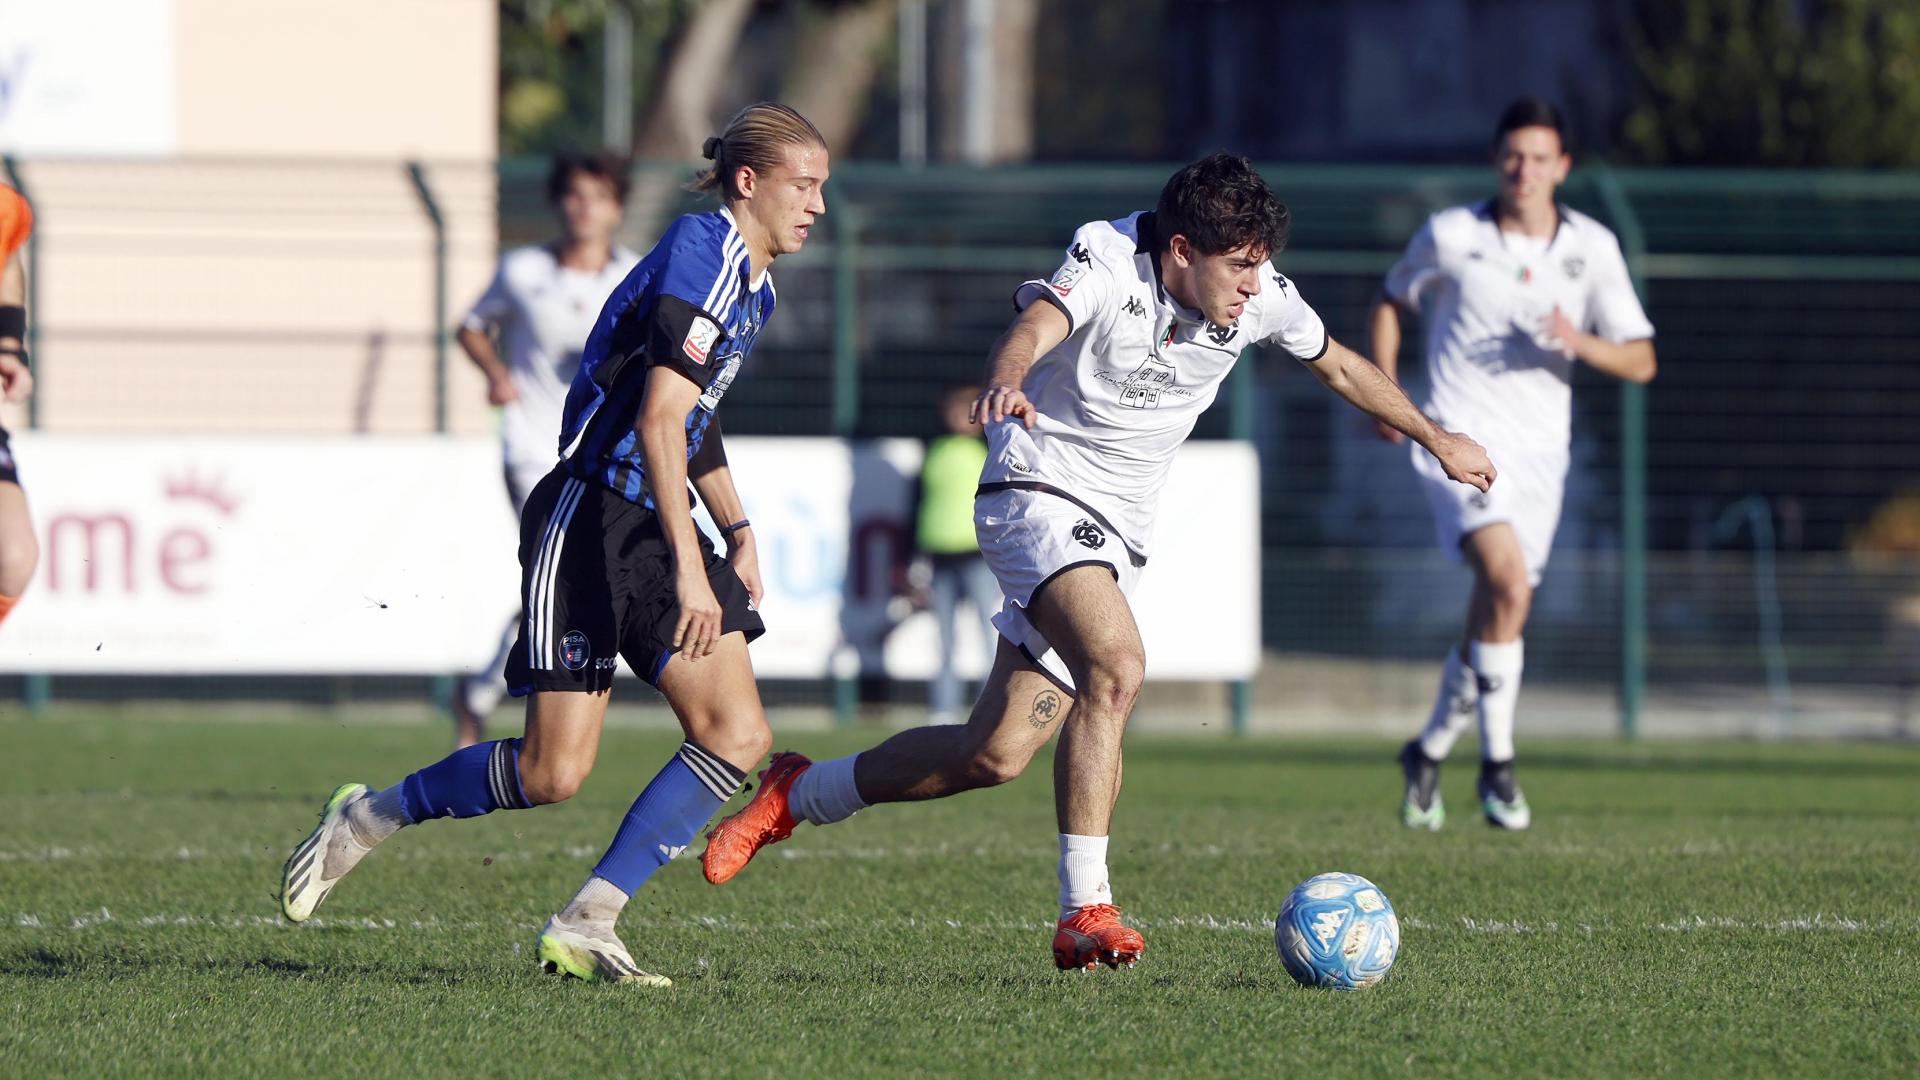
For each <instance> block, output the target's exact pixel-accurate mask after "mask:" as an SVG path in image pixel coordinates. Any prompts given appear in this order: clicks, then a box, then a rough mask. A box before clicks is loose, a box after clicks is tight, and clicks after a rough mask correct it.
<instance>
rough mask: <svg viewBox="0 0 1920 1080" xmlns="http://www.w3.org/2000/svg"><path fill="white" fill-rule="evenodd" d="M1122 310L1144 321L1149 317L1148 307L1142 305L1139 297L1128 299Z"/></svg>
mask: <svg viewBox="0 0 1920 1080" xmlns="http://www.w3.org/2000/svg"><path fill="white" fill-rule="evenodd" d="M1120 310H1121V311H1124V312H1126V313H1127V314H1129V315H1134V316H1137V317H1139V318H1142V319H1144V318H1146V317H1147V305H1145V304H1142V303H1141V302H1140V298H1139V297H1137V296H1129V297H1127V302H1126V303H1125V304H1122V305H1121V307H1120Z"/></svg>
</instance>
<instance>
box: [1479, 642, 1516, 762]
mask: <svg viewBox="0 0 1920 1080" xmlns="http://www.w3.org/2000/svg"><path fill="white" fill-rule="evenodd" d="M1467 663H1469V664H1471V665H1472V666H1473V670H1474V673H1475V674H1476V675H1478V676H1479V677H1480V680H1479V681H1480V757H1481V760H1483V761H1512V760H1513V710H1514V706H1515V705H1516V704H1518V703H1519V700H1520V671H1521V669H1522V668H1524V667H1525V666H1526V643H1525V642H1524V641H1521V640H1519V639H1515V640H1513V641H1507V642H1501V643H1498V644H1496V643H1494V642H1491V641H1475V642H1472V643H1470V644H1468V646H1467Z"/></svg>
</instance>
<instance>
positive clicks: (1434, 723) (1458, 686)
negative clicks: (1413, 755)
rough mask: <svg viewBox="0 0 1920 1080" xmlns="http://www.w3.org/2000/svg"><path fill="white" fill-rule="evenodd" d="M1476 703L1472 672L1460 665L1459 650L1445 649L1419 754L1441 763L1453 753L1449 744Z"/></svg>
mask: <svg viewBox="0 0 1920 1080" xmlns="http://www.w3.org/2000/svg"><path fill="white" fill-rule="evenodd" d="M1479 700H1480V687H1479V685H1478V684H1477V683H1476V682H1475V681H1474V672H1473V669H1472V668H1470V667H1468V666H1467V665H1465V664H1463V663H1461V662H1460V647H1459V646H1457V645H1456V646H1454V647H1453V648H1450V649H1448V650H1447V666H1446V667H1445V668H1444V669H1443V670H1442V671H1441V673H1440V692H1439V693H1438V694H1436V695H1434V699H1433V713H1432V714H1431V715H1429V716H1428V717H1427V726H1426V727H1425V728H1422V729H1421V731H1420V752H1421V753H1423V754H1425V755H1427V757H1429V758H1431V759H1433V760H1434V761H1445V760H1447V755H1448V754H1450V753H1452V752H1453V743H1454V740H1455V739H1458V738H1459V737H1460V733H1461V732H1463V731H1465V730H1467V721H1468V720H1469V719H1471V718H1472V717H1473V715H1474V706H1475V705H1476V704H1478V703H1479Z"/></svg>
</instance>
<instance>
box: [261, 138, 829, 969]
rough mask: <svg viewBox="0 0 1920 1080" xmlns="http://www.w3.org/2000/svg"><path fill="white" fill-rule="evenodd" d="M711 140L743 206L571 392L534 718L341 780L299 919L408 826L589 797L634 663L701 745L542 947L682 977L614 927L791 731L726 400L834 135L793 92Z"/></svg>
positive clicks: (593, 962)
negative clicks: (701, 518) (403, 773)
mask: <svg viewBox="0 0 1920 1080" xmlns="http://www.w3.org/2000/svg"><path fill="white" fill-rule="evenodd" d="M705 152H706V156H707V157H708V158H710V159H711V160H712V161H713V162H714V165H713V168H712V169H710V170H708V171H707V172H705V173H703V174H701V176H700V177H699V179H698V180H696V181H695V183H694V188H695V190H702V191H713V192H715V193H716V194H717V195H718V196H719V197H720V199H721V202H722V204H723V205H722V207H721V209H719V210H717V211H714V212H711V213H705V214H689V215H687V216H685V217H682V218H680V219H679V220H678V221H675V222H674V223H673V225H671V226H670V227H669V228H668V229H667V231H666V235H664V236H663V237H661V239H660V242H659V243H658V244H657V245H655V247H654V249H653V250H652V251H651V252H650V253H648V255H647V257H646V258H645V259H643V260H641V262H640V264H639V265H638V266H636V267H634V269H633V271H632V272H631V273H629V274H628V275H627V277H626V280H624V281H623V282H621V284H620V286H619V288H617V289H616V290H615V291H614V293H613V296H612V297H611V298H609V299H608V301H607V304H606V307H605V308H604V309H603V310H602V311H601V313H600V318H599V320H598V321H597V322H596V323H595V326H594V329H593V333H592V335H591V336H590V337H589V338H588V339H587V349H586V353H585V355H584V357H583V358H582V360H581V365H580V371H579V373H578V374H577V375H576V376H575V377H574V380H573V385H572V388H571V389H570V390H569V392H568V395H567V405H566V413H565V417H564V420H563V426H562V430H561V437H560V448H561V459H560V463H559V464H558V465H557V466H556V467H555V468H554V471H553V472H552V473H550V474H549V475H548V476H547V478H546V479H545V480H542V481H541V482H540V484H539V485H538V486H537V487H535V489H534V492H533V494H532V496H531V497H530V498H529V499H528V500H527V506H526V510H525V512H524V513H523V514H522V516H521V525H520V529H521V532H520V567H521V584H522V590H523V593H522V595H523V598H524V609H523V611H522V618H521V626H520V637H519V641H518V642H517V643H516V644H515V645H514V648H513V653H512V655H511V656H510V657H509V659H508V664H507V683H508V687H509V689H510V690H511V691H512V693H513V694H515V695H516V696H520V695H528V694H530V695H531V700H530V701H529V703H528V706H527V726H526V734H525V735H524V736H523V737H522V738H518V739H503V740H499V741H495V742H486V743H480V744H477V745H475V746H470V747H467V748H466V749H463V750H459V751H456V752H455V753H453V754H452V755H450V756H448V757H446V758H444V759H442V760H441V761H439V762H437V763H436V764H433V765H430V766H428V767H426V768H424V769H421V770H420V771H419V772H416V773H414V774H413V775H411V776H409V777H407V778H406V779H405V780H402V781H401V782H400V783H397V784H394V785H393V786H391V787H389V788H386V789H385V790H382V791H371V790H369V789H368V788H367V787H365V786H364V785H361V784H347V785H343V786H342V787H340V788H339V789H337V790H336V791H335V792H334V793H333V795H332V797H331V798H330V799H329V800H328V802H327V806H326V809H325V811H324V812H323V813H322V815H321V820H320V825H319V827H318V828H316V829H315V830H314V831H313V833H312V834H311V835H310V836H308V837H307V839H306V841H305V842H304V843H302V844H301V845H300V847H298V848H296V849H295V851H294V853H293V855H292V857H291V858H289V859H288V860H287V865H286V869H285V872H284V877H283V880H282V884H281V909H282V911H283V912H284V913H285V914H286V916H287V918H289V919H292V920H293V921H295V922H298V921H301V920H304V919H306V918H308V917H309V916H310V915H312V913H313V911H314V909H315V908H316V907H317V906H318V905H319V903H320V901H321V900H323V899H325V897H326V895H327V893H328V892H329V891H330V890H331V889H332V888H333V887H334V885H335V884H337V883H338V882H339V880H340V879H341V878H342V877H344V876H345V875H346V873H347V872H348V871H349V870H351V869H352V868H353V867H354V865H355V864H357V863H358V862H359V861H360V859H361V858H363V857H364V856H365V855H366V854H367V852H369V851H371V850H372V849H373V847H374V845H376V844H378V843H380V842H381V841H382V840H384V839H386V838H387V837H388V836H390V835H392V834H393V833H394V832H395V831H397V830H399V829H400V828H402V827H404V826H407V825H414V824H418V823H419V822H422V821H425V820H427V819H429V818H436V817H477V816H479V815H481V814H487V813H491V812H493V811H495V810H522V809H526V808H528V807H531V806H536V805H539V804H541V803H553V802H560V801H562V800H564V799H566V798H568V797H570V796H571V795H573V793H574V792H575V791H577V790H578V789H579V787H580V784H581V782H582V781H583V780H585V779H586V776H587V773H588V772H589V771H590V770H591V769H592V768H593V760H594V756H595V753H596V752H597V750H598V748H599V742H600V728H601V724H602V721H603V720H604V719H605V717H606V711H607V697H608V688H609V687H610V685H611V684H612V681H613V671H614V664H615V657H616V656H620V657H624V658H625V659H626V661H627V664H628V666H629V667H631V668H632V669H633V670H634V671H635V672H636V673H638V674H639V675H640V676H641V677H642V678H644V679H646V680H647V681H648V682H650V683H652V684H653V685H654V686H655V687H657V688H658V689H659V691H660V692H661V694H663V695H664V696H665V697H666V699H667V703H668V704H669V705H670V706H672V708H673V711H674V715H676V716H678V717H679V718H680V724H681V727H682V728H683V729H684V730H685V732H686V737H687V738H686V742H685V743H683V744H682V745H681V747H680V749H679V751H678V752H676V753H675V755H674V756H673V758H672V759H671V760H669V761H668V762H667V764H666V766H665V767H664V768H663V769H661V770H660V772H659V774H658V775H656V776H655V777H654V778H653V781H652V782H651V783H649V784H648V785H647V788H646V790H645V791H643V792H642V793H641V794H640V797H639V799H638V800H636V801H635V802H634V804H633V808H632V809H631V810H629V811H628V812H627V816H626V819H625V821H623V822H622V823H621V825H620V828H619V830H618V832H617V833H616V834H615V836H614V838H613V843H612V846H610V847H609V848H608V849H607V853H606V854H605V855H604V856H603V857H602V858H601V859H600V862H599V863H598V864H597V865H596V866H595V867H594V869H593V873H592V875H591V876H590V877H589V878H588V879H587V882H586V884H585V885H583V886H582V887H581V888H580V891H579V892H578V893H577V894H576V895H575V896H574V898H573V900H572V901H571V902H569V903H568V904H567V906H566V907H565V908H564V909H562V910H561V911H560V912H559V914H557V915H555V916H554V917H553V918H551V919H549V920H548V922H547V924H546V926H545V928H544V929H543V930H542V931H541V933H540V939H539V954H540V960H541V963H542V965H543V966H544V967H545V968H546V970H548V971H550V972H556V973H561V974H566V975H572V976H576V977H579V978H582V979H587V980H608V981H616V982H623V983H632V984H643V985H648V986H665V985H669V983H668V980H667V979H666V978H664V977H662V976H659V975H653V974H649V973H647V972H645V971H642V970H641V969H640V967H639V965H638V964H636V963H635V962H634V959H633V956H632V954H631V953H629V952H628V951H627V948H626V946H625V945H624V944H623V943H622V942H621V940H620V938H619V936H618V935H617V934H616V933H615V932H614V922H615V920H616V919H617V918H618V917H619V915H620V912H621V910H622V908H624V907H625V905H626V903H627V900H628V898H630V897H631V896H632V895H633V893H634V892H635V891H636V890H637V889H639V887H640V886H641V885H642V884H644V883H645V882H646V881H647V879H648V878H649V877H650V876H652V874H653V872H654V871H655V870H657V869H659V868H660V867H661V866H663V865H665V864H666V863H667V861H668V860H670V859H672V858H673V857H674V856H676V855H678V854H679V853H680V852H681V851H682V850H683V849H684V848H685V847H686V845H687V844H688V843H690V842H691V841H692V840H693V837H694V835H695V833H697V832H698V831H699V829H700V827H701V826H702V825H704V824H705V823H706V822H707V819H708V818H710V817H712V816H713V814H714V812H715V811H717V810H718V809H720V807H721V805H722V804H724V803H725V802H726V801H727V799H728V798H730V797H731V796H732V795H733V794H734V793H735V792H736V791H738V790H739V789H740V786H741V783H742V782H743V781H744V780H745V778H746V770H747V769H748V768H749V767H751V766H752V765H753V764H754V763H756V762H758V761H759V760H760V759H761V757H763V756H764V755H765V754H766V752H767V750H768V748H769V747H770V746H771V744H772V733H771V732H770V731H769V730H768V728H767V719H766V713H765V711H764V710H763V709H762V708H761V705H760V694H759V690H758V688H757V687H756V685H755V683H754V679H753V668H752V666H751V664H750V663H749V662H748V659H747V642H748V641H750V640H752V639H753V638H755V637H758V636H759V635H760V633H761V632H762V631H763V630H764V627H763V625H762V624H761V621H760V616H759V614H758V612H757V611H756V610H755V604H756V602H757V601H758V600H759V598H760V594H761V587H760V570H759V561H758V557H757V554H756V548H755V544H754V537H753V531H752V527H751V526H750V525H749V524H748V522H747V519H746V515H745V513H744V511H743V510H742V508H741V502H740V496H739V494H738V493H737V492H735V491H734V487H733V479H732V476H731V474H730V473H729V471H728V469H727V459H726V453H725V451H724V450H723V449H722V447H721V437H720V423H719V421H718V419H717V418H716V416H715V411H716V410H717V409H718V407H719V405H720V400H721V398H722V397H723V396H724V395H725V394H726V392H727V388H728V387H730V386H731V385H732V384H733V380H734V379H735V378H736V377H738V376H739V374H740V371H741V367H742V365H743V364H744V363H745V362H746V359H747V357H748V355H749V354H750V353H751V351H752V349H753V345H754V342H755V340H757V339H758V337H759V336H760V332H761V330H762V329H763V328H764V327H765V326H766V321H767V319H768V318H769V317H770V316H771V315H772V314H773V306H774V293H773V281H772V279H771V278H770V277H769V276H768V273H767V268H768V267H769V265H771V264H772V262H773V261H774V259H776V258H778V257H779V256H781V255H786V254H791V253H793V252H796V251H799V250H800V248H801V247H802V245H804V244H805V243H806V241H807V234H808V232H809V230H810V229H811V227H812V225H813V222H814V219H815V218H817V217H819V215H821V214H824V213H825V212H826V204H825V202H824V201H822V197H821V189H822V187H823V186H824V185H825V184H826V181H827V165H828V158H827V147H826V142H825V140H824V139H822V138H821V136H820V133H819V131H818V130H816V129H815V128H814V126H813V125H812V124H811V123H809V122H808V121H807V120H806V118H805V117H802V116H801V115H800V114H799V113H797V112H794V111H793V110H792V109H789V108H787V107H786V106H784V105H777V104H773V103H768V102H762V103H760V104H757V105H751V106H748V107H747V108H746V109H743V110H741V112H740V113H739V114H738V115H736V116H735V117H734V118H733V120H732V121H730V122H729V123H728V125H727V128H726V130H725V131H724V132H723V133H722V134H721V135H720V136H719V137H717V138H713V139H709V140H707V144H706V148H705ZM689 482H691V484H692V485H693V488H694V489H695V490H697V491H698V493H699V497H700V498H701V499H703V500H705V502H706V505H707V510H708V511H709V513H710V514H711V515H712V517H713V519H714V521H715V522H716V523H719V524H721V530H720V531H721V532H722V533H723V534H724V535H725V537H726V540H727V554H726V556H725V557H721V556H720V555H718V554H717V553H715V551H714V550H713V548H712V546H711V545H710V544H709V543H708V542H707V541H706V539H705V537H703V536H702V535H701V534H700V532H699V530H698V529H697V528H696V527H695V526H694V522H693V513H692V501H691V500H692V496H691V494H690V493H689V491H688V484H689Z"/></svg>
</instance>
